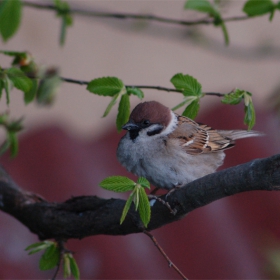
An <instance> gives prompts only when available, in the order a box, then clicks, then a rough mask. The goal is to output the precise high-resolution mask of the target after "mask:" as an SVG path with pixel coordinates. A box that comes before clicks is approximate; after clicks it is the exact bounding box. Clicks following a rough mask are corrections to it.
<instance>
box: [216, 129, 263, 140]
mask: <svg viewBox="0 0 280 280" xmlns="http://www.w3.org/2000/svg"><path fill="white" fill-rule="evenodd" d="M218 132H219V133H220V134H221V135H222V136H224V137H226V138H229V139H231V140H236V139H241V138H247V137H257V136H264V133H262V132H259V131H254V130H250V131H247V130H218Z"/></svg>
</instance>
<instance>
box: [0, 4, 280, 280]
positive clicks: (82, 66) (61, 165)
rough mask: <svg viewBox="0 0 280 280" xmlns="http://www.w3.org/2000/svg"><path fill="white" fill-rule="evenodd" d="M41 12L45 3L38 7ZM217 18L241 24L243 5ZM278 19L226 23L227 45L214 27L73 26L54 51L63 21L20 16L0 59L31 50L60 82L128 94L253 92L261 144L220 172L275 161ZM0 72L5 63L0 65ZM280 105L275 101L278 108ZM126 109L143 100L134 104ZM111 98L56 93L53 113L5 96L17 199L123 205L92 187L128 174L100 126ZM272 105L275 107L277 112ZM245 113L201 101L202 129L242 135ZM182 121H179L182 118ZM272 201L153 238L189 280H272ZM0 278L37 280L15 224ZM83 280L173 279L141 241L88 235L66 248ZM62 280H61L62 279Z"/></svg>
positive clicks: (1, 235)
mask: <svg viewBox="0 0 280 280" xmlns="http://www.w3.org/2000/svg"><path fill="white" fill-rule="evenodd" d="M34 2H35V1H34ZM37 2H38V3H47V2H46V1H39V0H38V1H37ZM68 2H69V3H70V5H71V7H73V8H75V7H79V8H82V9H85V10H94V11H98V12H116V13H135V14H154V15H158V16H162V17H167V18H174V19H182V20H195V19H198V18H202V17H203V16H204V15H203V14H198V13H195V12H191V11H185V10H184V9H183V7H184V2H185V1H181V0H177V1H171V0H169V1H161V0H157V1H137V0H130V1H121V0H117V1H109V0H107V1H95V0H87V1H83V0H79V1H78V0H76V1H75V0H71V1H68ZM221 2H222V4H223V5H222V9H223V13H222V14H223V15H224V17H230V16H238V15H243V13H242V12H241V11H242V7H243V5H244V1H221ZM279 24H280V16H279V15H278V13H276V14H275V17H274V19H273V21H272V22H269V20H268V16H267V15H266V16H263V17H258V18H254V19H249V20H245V21H233V22H229V23H227V24H226V26H227V28H228V32H229V36H230V45H229V46H225V44H224V39H223V35H222V31H221V30H220V28H215V27H212V26H193V27H186V26H178V25H172V24H166V23H158V22H151V21H140V20H125V19H105V18H92V17H84V16H74V25H73V26H72V27H70V28H69V29H68V31H67V37H66V43H65V46H64V47H60V46H59V43H58V38H59V29H60V20H59V19H57V17H56V15H55V13H54V12H53V11H50V10H39V9H34V8H31V7H24V13H23V18H22V24H21V27H20V29H19V31H18V33H17V35H16V36H14V37H13V38H12V39H11V40H9V41H8V42H7V43H3V42H0V49H1V50H13V51H29V52H30V53H31V54H32V55H33V56H34V58H35V61H36V62H37V63H39V64H40V65H45V66H47V67H58V68H59V69H60V75H61V76H63V77H67V78H73V79H79V80H85V81H89V80H91V79H94V78H98V77H103V76H116V77H118V78H120V79H122V80H123V81H124V83H125V84H126V85H154V86H163V87H172V85H171V83H170V78H171V77H172V76H173V75H174V74H176V73H179V72H182V73H184V74H189V75H192V76H193V77H195V78H196V79H197V80H198V81H199V82H200V83H201V84H202V88H203V91H204V92H221V93H227V92H230V91H231V90H232V89H234V88H236V87H238V88H240V89H245V90H247V91H250V92H252V93H253V100H254V104H255V106H256V114H257V125H256V126H255V128H254V129H256V130H260V131H264V132H265V133H266V136H265V137H262V138H256V139H253V138H252V139H244V140H240V141H238V143H237V145H236V148H234V149H233V150H229V151H227V158H226V161H225V164H224V166H223V167H222V168H226V167H230V166H234V165H237V164H241V163H244V162H247V161H250V160H253V159H255V158H259V157H268V156H271V155H273V154H276V153H277V152H279V139H280V130H279V116H277V114H276V113H275V108H276V107H277V106H276V105H277V102H279V89H280V83H279V77H280V71H279V69H280V37H279ZM0 57H1V67H9V65H10V61H11V58H9V57H6V56H3V55H1V56H0ZM144 93H145V98H144V100H145V101H148V100H157V101H160V102H162V103H163V104H165V105H166V106H169V107H174V106H175V105H177V104H178V103H179V102H180V101H182V95H180V94H177V93H168V92H163V91H156V90H153V91H152V90H145V91H144ZM277 98H278V101H277ZM131 100H132V104H133V106H134V105H136V104H137V103H138V102H139V99H137V98H136V97H132V98H131ZM109 102H110V98H106V97H100V96H97V95H93V94H91V93H89V92H88V91H87V90H86V87H85V86H81V85H75V84H69V83H63V84H62V86H61V88H60V91H59V93H58V94H57V96H56V100H55V103H54V105H53V106H48V107H40V106H36V105H35V104H30V105H28V106H25V105H24V102H23V96H22V93H20V92H19V91H17V90H13V92H12V95H11V104H10V106H9V108H8V107H7V105H6V103H5V100H4V99H2V100H1V103H0V111H1V112H3V111H6V110H9V111H10V115H11V116H13V117H15V118H16V117H22V116H23V117H24V126H25V129H24V131H23V132H22V133H21V135H20V147H19V149H20V150H19V155H18V157H17V158H15V159H11V158H9V155H8V154H6V155H5V156H4V157H2V158H1V160H0V162H1V164H3V165H4V167H5V168H6V169H7V171H8V172H9V173H10V174H11V176H12V177H13V178H14V179H15V181H16V182H17V183H18V184H19V185H20V186H21V187H22V188H24V189H26V190H28V191H31V192H36V193H38V194H40V195H41V196H43V197H44V198H46V199H47V200H50V201H64V200H67V199H69V198H70V197H72V196H78V195H98V196H101V197H105V198H110V197H122V198H126V197H127V196H126V195H125V194H124V195H119V194H118V195H117V194H114V193H111V192H108V191H105V190H102V189H101V188H100V187H98V183H99V182H100V181H101V180H102V179H104V178H105V177H106V176H112V175H127V176H129V177H130V178H133V179H135V177H134V176H132V175H131V174H128V173H127V172H126V171H125V170H124V168H122V167H121V166H120V164H119V163H118V162H117V159H116V148H117V145H118V141H119V139H120V137H121V136H122V135H123V133H121V134H118V133H117V132H116V127H115V118H116V114H117V108H114V109H113V110H112V111H111V112H110V114H109V116H108V117H106V118H102V115H103V113H104V110H105V108H106V106H107V104H108V103H109ZM279 104H280V102H279V103H278V106H279ZM243 111H244V110H243V106H242V105H237V106H229V105H221V104H220V99H219V98H218V97H205V98H204V99H203V100H202V105H201V110H200V113H199V116H198V118H197V120H198V121H200V122H203V123H206V124H208V125H210V126H212V127H214V128H219V129H234V128H238V129H240V128H243V129H246V127H245V126H244V124H243V117H244V112H243ZM178 113H181V111H178ZM279 204H280V194H278V193H276V192H272V193H269V192H261V191H254V192H248V193H242V194H238V195H235V196H233V197H228V198H225V199H221V200H219V201H216V202H214V203H211V204H209V205H207V206H205V207H203V208H200V209H197V210H195V211H194V212H192V213H190V214H189V215H188V216H187V217H186V218H185V219H183V220H181V221H179V222H176V223H173V224H170V225H167V226H165V227H163V228H160V229H157V230H155V231H153V232H152V233H153V234H154V235H155V237H156V238H157V240H158V242H159V243H160V244H161V246H162V247H163V248H164V250H165V251H166V253H167V255H168V256H169V257H170V258H171V260H172V261H173V262H174V263H175V264H176V265H177V266H178V267H179V268H180V269H181V270H182V272H183V273H184V274H185V275H186V276H187V277H188V278H190V279H206V278H207V279H241V278H242V279H261V278H279V277H280V227H279V216H280V206H279ZM0 224H1V230H0V252H1V253H0V263H1V268H0V278H2V279H27V278H28V279H43V278H50V277H51V276H52V275H53V272H52V271H47V272H42V271H39V268H38V262H39V257H40V255H39V254H35V255H32V256H27V253H26V251H24V249H25V248H26V247H27V246H28V245H30V244H31V243H34V242H37V241H38V239H37V237H36V236H35V235H34V234H32V233H31V232H29V230H28V229H26V228H25V227H24V226H23V225H22V224H20V223H19V222H18V221H17V220H15V219H14V218H12V217H11V216H8V215H7V214H5V213H2V212H1V213H0ZM67 247H68V248H69V249H70V250H73V251H74V256H75V258H76V259H77V262H78V265H79V267H80V272H81V278H82V279H83V278H84V279H179V276H178V275H177V274H176V273H175V271H174V270H173V269H171V268H169V267H168V264H167V262H166V261H165V259H164V258H163V257H162V255H160V253H159V252H158V250H157V249H156V248H155V247H154V245H153V244H152V243H151V241H150V240H149V239H148V238H147V237H146V236H144V235H141V234H134V235H128V236H117V237H115V236H92V237H88V238H85V239H83V240H69V241H68V243H67ZM60 276H61V275H60ZM61 277H62V276H61Z"/></svg>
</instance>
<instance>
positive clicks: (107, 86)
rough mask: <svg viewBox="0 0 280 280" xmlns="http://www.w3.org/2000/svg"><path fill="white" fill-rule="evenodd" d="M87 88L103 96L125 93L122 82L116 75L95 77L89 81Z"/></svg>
mask: <svg viewBox="0 0 280 280" xmlns="http://www.w3.org/2000/svg"><path fill="white" fill-rule="evenodd" d="M87 90H88V91H90V92H92V93H95V94H98V95H103V96H114V95H115V94H117V93H121V92H122V93H125V92H126V89H125V86H124V84H123V82H122V81H121V80H120V79H118V78H116V77H103V78H97V79H94V80H92V81H90V82H89V84H88V86H87Z"/></svg>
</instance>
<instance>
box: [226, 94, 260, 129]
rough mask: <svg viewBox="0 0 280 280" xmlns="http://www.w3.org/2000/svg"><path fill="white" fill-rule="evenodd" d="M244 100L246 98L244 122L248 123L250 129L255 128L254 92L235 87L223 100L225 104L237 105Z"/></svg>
mask: <svg viewBox="0 0 280 280" xmlns="http://www.w3.org/2000/svg"><path fill="white" fill-rule="evenodd" d="M242 100H244V105H245V107H244V111H245V117H244V124H246V125H247V126H248V129H249V130H250V129H252V128H253V126H254V125H255V122H256V114H255V109H254V105H253V101H252V93H250V92H248V91H245V90H240V89H235V90H234V91H232V92H231V93H228V94H226V95H225V96H224V98H223V99H222V100H221V102H222V103H224V104H230V105H236V104H239V103H240V102H241V101H242Z"/></svg>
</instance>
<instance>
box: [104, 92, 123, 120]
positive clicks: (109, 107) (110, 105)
mask: <svg viewBox="0 0 280 280" xmlns="http://www.w3.org/2000/svg"><path fill="white" fill-rule="evenodd" d="M119 96H120V95H119V94H116V95H114V96H113V98H112V100H111V102H110V103H109V105H108V106H107V108H106V110H105V112H104V114H103V116H102V117H103V118H105V117H106V116H107V115H108V114H109V113H110V111H111V109H112V108H113V106H114V105H115V104H116V102H117V99H118V97H119Z"/></svg>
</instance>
